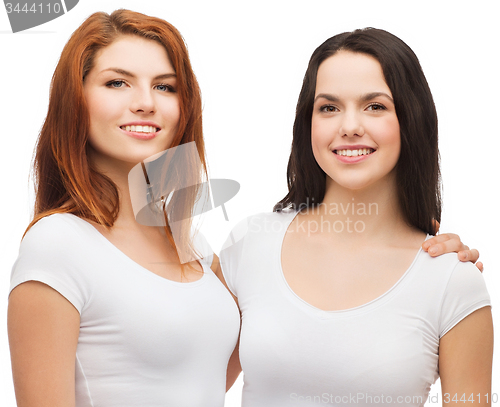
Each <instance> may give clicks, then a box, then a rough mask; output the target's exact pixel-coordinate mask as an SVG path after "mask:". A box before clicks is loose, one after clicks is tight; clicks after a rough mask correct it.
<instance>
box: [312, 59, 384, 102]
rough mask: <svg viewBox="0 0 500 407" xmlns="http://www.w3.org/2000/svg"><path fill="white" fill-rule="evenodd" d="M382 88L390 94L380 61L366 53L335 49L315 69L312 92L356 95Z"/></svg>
mask: <svg viewBox="0 0 500 407" xmlns="http://www.w3.org/2000/svg"><path fill="white" fill-rule="evenodd" d="M382 91H383V92H386V93H388V94H389V95H391V92H390V89H389V86H388V85H387V83H386V82H385V78H384V74H383V71H382V67H381V66H380V63H379V62H378V61H377V60H376V59H375V58H374V57H372V56H370V55H367V54H362V53H355V52H350V51H339V52H337V53H336V54H335V55H333V56H331V57H329V58H327V59H325V60H324V61H323V62H322V63H321V65H320V66H319V68H318V74H317V79H316V93H323V92H330V93H335V94H347V95H348V94H356V95H359V94H364V93H371V92H382Z"/></svg>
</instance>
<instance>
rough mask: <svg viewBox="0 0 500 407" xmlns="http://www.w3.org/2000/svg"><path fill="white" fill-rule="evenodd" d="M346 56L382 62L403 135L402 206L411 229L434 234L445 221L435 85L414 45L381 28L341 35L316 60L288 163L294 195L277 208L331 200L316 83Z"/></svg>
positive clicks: (399, 187)
mask: <svg viewBox="0 0 500 407" xmlns="http://www.w3.org/2000/svg"><path fill="white" fill-rule="evenodd" d="M340 50H345V51H351V52H356V53H363V54H367V55H370V56H372V57H374V58H376V59H377V60H378V62H379V63H380V65H381V66H382V71H383V73H384V78H385V81H386V83H387V85H388V86H389V89H390V90H391V93H392V95H393V98H394V104H395V108H396V114H397V117H398V121H399V127H400V134H401V152H400V156H399V160H398V162H397V164H396V182H397V191H398V192H397V193H398V200H399V204H400V207H401V210H402V213H403V215H404V217H405V219H406V221H407V223H408V224H409V225H412V226H415V227H417V228H418V229H421V230H422V231H424V232H427V233H430V234H433V233H434V225H433V219H435V220H437V221H438V222H439V221H440V220H441V190H440V186H441V182H440V181H441V177H440V170H439V151H438V122H437V113H436V107H435V105H434V100H433V98H432V94H431V91H430V89H429V85H428V84H427V80H426V79H425V76H424V73H423V71H422V68H421V66H420V63H419V61H418V58H417V57H416V55H415V54H414V53H413V51H412V50H411V49H410V47H409V46H408V45H406V44H405V43H404V42H403V41H402V40H400V39H399V38H398V37H396V36H395V35H393V34H391V33H389V32H387V31H384V30H379V29H375V28H365V29H359V30H355V31H353V32H346V33H342V34H338V35H336V36H334V37H331V38H329V39H328V40H326V41H325V42H324V43H323V44H321V45H320V46H319V47H318V48H317V49H316V50H315V51H314V53H313V54H312V56H311V59H310V61H309V65H308V67H307V71H306V74H305V77H304V82H303V85H302V90H301V92H300V95H299V100H298V102H297V110H296V115H295V122H294V126H293V142H292V151H291V154H290V159H289V161H288V168H287V179H288V194H287V195H286V196H285V197H284V198H283V199H282V200H281V201H280V202H278V203H277V204H276V205H275V206H274V211H280V210H282V209H284V208H287V207H293V208H295V209H297V208H305V207H314V206H316V205H319V204H320V203H321V202H322V201H323V199H324V196H325V190H326V174H325V172H324V171H323V170H322V169H321V168H320V166H319V165H318V163H317V162H316V160H315V158H314V155H313V151H312V145H311V120H312V113H313V104H314V94H315V90H316V77H317V73H318V68H319V66H320V65H321V63H322V62H323V61H324V60H325V59H327V58H329V57H331V56H333V55H334V54H335V53H336V52H338V51H340Z"/></svg>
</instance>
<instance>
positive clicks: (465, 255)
mask: <svg viewBox="0 0 500 407" xmlns="http://www.w3.org/2000/svg"><path fill="white" fill-rule="evenodd" d="M458 259H459V260H460V261H470V262H472V263H475V262H476V261H477V260H478V259H479V251H478V250H477V249H472V250H469V249H467V250H461V251H459V252H458Z"/></svg>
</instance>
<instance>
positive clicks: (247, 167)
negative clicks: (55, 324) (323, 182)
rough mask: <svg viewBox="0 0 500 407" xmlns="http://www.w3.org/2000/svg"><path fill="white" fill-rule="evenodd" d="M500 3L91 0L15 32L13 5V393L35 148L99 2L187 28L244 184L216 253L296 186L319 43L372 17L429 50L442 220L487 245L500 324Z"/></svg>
mask: <svg viewBox="0 0 500 407" xmlns="http://www.w3.org/2000/svg"><path fill="white" fill-rule="evenodd" d="M21 3H22V2H21ZM495 3H496V2H495V1H493V0H492V1H481V0H479V1H478V0H476V1H474V2H473V3H471V2H470V1H469V2H465V1H453V2H451V1H449V2H447V1H441V2H438V1H435V0H434V1H418V2H403V1H359V0H358V1H352V2H349V1H342V2H340V1H335V0H330V1H308V2H307V3H306V2H305V1H290V0H288V1H269V0H268V1H267V2H265V1H260V0H253V1H246V2H237V1H205V0H190V1H182V0H176V1H170V0H166V1H146V0H143V1H137V0H134V1H129V0H121V1H110V0H106V1H105V2H103V1H97V0H80V3H79V4H78V5H77V6H76V7H75V8H74V9H73V10H71V11H70V12H69V13H68V14H67V15H65V16H62V17H60V18H58V19H56V20H54V21H52V22H49V23H46V24H44V25H42V26H39V27H35V28H32V29H31V30H28V31H26V32H22V33H17V34H12V33H10V25H9V23H8V19H7V14H6V12H5V11H4V10H3V9H1V8H0V31H1V32H0V47H1V48H0V50H1V60H2V63H1V66H0V81H1V82H0V89H1V97H0V103H1V107H0V115H1V116H0V118H1V122H0V123H1V137H2V140H3V146H2V148H0V166H1V167H0V170H1V171H0V176H1V184H0V185H1V188H2V193H1V198H2V199H1V205H2V206H1V208H2V210H1V216H2V220H1V242H0V244H1V253H0V262H1V267H0V404H1V405H2V406H4V407H13V406H15V401H14V391H13V385H12V378H11V373H10V359H9V351H8V343H7V331H6V308H7V294H8V286H9V275H10V269H11V267H12V264H13V263H14V261H15V259H16V256H17V251H18V246H19V242H20V239H21V236H22V234H23V232H24V229H25V227H26V226H27V225H28V223H29V220H30V215H31V210H32V202H33V194H32V188H31V186H30V184H29V182H28V177H29V169H30V163H31V159H32V152H33V147H34V145H35V141H36V138H37V134H38V131H39V130H40V127H41V125H42V122H43V120H44V117H45V114H46V109H47V103H48V90H49V82H50V79H51V76H52V73H53V71H54V68H55V65H56V63H57V60H58V57H59V55H60V52H61V50H62V48H63V46H64V44H65V42H66V41H67V39H68V38H69V36H70V34H71V33H72V31H74V29H75V28H76V27H77V26H78V25H80V24H81V23H82V22H83V20H84V19H85V18H86V17H87V16H88V15H90V14H91V13H93V12H95V11H106V12H111V11H113V10H114V9H116V8H129V9H132V10H135V11H140V12H143V13H146V14H150V15H154V16H158V17H161V18H164V19H166V20H167V21H169V22H170V23H172V24H174V25H175V26H176V27H177V28H178V29H179V30H180V32H181V33H182V34H183V36H184V38H185V40H186V42H187V44H188V48H189V52H190V56H191V60H192V64H193V67H194V70H195V73H196V75H197V77H198V80H199V82H200V86H201V89H202V93H203V104H204V131H205V137H206V145H207V152H208V160H209V165H210V176H211V177H212V178H231V179H234V180H237V181H238V182H239V183H240V184H241V190H240V193H239V194H238V195H237V196H236V197H235V198H234V199H232V200H231V201H230V202H228V203H227V204H226V210H227V212H228V215H229V219H230V221H229V222H225V221H224V217H223V213H222V211H221V210H220V209H216V210H215V211H213V212H212V213H210V214H209V215H208V216H207V217H206V218H205V222H204V226H203V231H204V233H205V235H206V236H207V237H208V239H209V241H210V242H211V243H212V246H213V248H214V249H215V251H216V252H217V251H218V249H219V248H220V247H221V245H222V243H223V241H224V239H225V237H226V235H227V234H228V232H229V229H230V228H231V226H233V225H234V224H235V223H236V222H237V221H238V220H240V219H242V218H243V217H245V216H247V215H250V214H252V213H256V212H261V211H270V210H271V209H272V206H273V205H274V203H276V202H277V201H278V200H280V199H281V198H282V197H283V196H284V194H285V192H286V165H287V160H288V155H289V152H290V144H291V139H292V124H293V118H294V109H295V104H296V101H297V97H298V93H299V90H300V87H301V83H302V78H303V75H304V72H305V69H306V66H307V62H308V59H309V57H310V55H311V53H312V52H313V50H314V49H315V48H316V47H317V46H318V45H319V44H320V43H322V42H323V41H324V40H325V39H326V38H328V37H330V36H332V35H335V34H338V33H340V32H343V31H350V30H353V29H355V28H362V27H367V26H372V27H377V28H383V29H386V30H388V31H390V32H392V33H393V34H395V35H397V36H398V37H400V38H401V39H403V40H404V41H405V42H406V43H407V44H408V45H409V46H410V47H411V48H412V49H413V50H414V51H415V53H416V54H417V56H418V57H419V59H420V61H421V64H422V67H423V69H424V72H425V73H426V76H427V79H428V82H429V84H430V87H431V90H432V92H433V95H434V98H435V102H436V105H437V109H438V115H439V132H440V149H441V158H442V173H443V183H444V213H443V220H442V228H441V231H442V232H444V231H453V232H456V233H458V234H460V236H461V237H462V240H463V241H464V242H465V243H466V244H468V245H470V246H472V247H476V248H478V249H480V251H481V260H482V261H483V262H484V263H485V273H484V277H485V279H486V282H487V285H488V288H489V291H490V294H491V297H492V301H493V312H494V319H495V322H496V325H497V326H499V325H500V317H499V313H498V308H499V306H500V288H499V281H500V267H499V266H500V260H499V256H498V251H499V243H500V242H499V240H498V239H497V233H496V231H497V230H498V229H499V226H500V221H499V216H498V212H497V209H498V197H499V194H498V192H497V189H498V186H499V182H498V176H499V175H500V171H499V168H498V165H499V161H500V160H499V157H498V156H499V152H500V142H499V139H500V132H499V127H498V112H499V108H500V103H499V102H498V95H499V94H500V86H499V77H498V72H499V67H498V49H499V40H500V35H499V29H498V21H497V12H496V4H495ZM497 336H498V335H497ZM495 348H496V349H498V348H499V341H498V340H497V341H496V347H495ZM495 360H496V362H495V365H496V366H495V367H494V376H493V392H497V393H500V375H499V369H500V368H499V367H498V365H499V362H500V358H499V357H498V352H497V355H496V357H495ZM241 385H242V379H241V377H240V379H239V380H238V382H237V384H236V385H235V387H234V388H233V389H232V390H231V391H230V393H229V394H228V396H227V403H226V405H227V406H229V407H236V406H239V405H240V402H239V399H240V394H241ZM439 387H440V386H439V385H438V384H436V385H435V386H434V387H433V389H432V391H431V395H434V396H435V395H436V394H437V392H438V391H439ZM440 401H441V399H440ZM429 405H435V404H429Z"/></svg>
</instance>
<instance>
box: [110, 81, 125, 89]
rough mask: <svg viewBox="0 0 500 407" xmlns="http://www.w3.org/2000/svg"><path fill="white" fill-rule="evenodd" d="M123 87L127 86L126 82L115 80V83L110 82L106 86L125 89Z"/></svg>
mask: <svg viewBox="0 0 500 407" xmlns="http://www.w3.org/2000/svg"><path fill="white" fill-rule="evenodd" d="M122 85H125V81H122V80H115V81H110V82H108V83H106V86H107V87H108V88H121V87H123V86H122Z"/></svg>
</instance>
